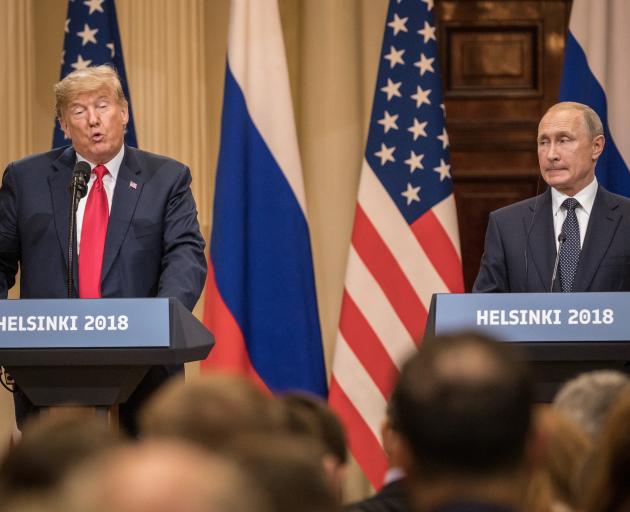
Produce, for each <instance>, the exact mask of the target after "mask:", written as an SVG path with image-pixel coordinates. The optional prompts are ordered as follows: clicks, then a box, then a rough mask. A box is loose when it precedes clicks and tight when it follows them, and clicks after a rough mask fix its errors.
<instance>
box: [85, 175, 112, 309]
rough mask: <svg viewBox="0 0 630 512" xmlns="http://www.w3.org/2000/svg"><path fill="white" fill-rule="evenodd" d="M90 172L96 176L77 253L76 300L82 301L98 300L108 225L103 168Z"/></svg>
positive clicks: (107, 206) (89, 195)
mask: <svg viewBox="0 0 630 512" xmlns="http://www.w3.org/2000/svg"><path fill="white" fill-rule="evenodd" d="M92 172H94V173H95V174H96V180H95V181H94V183H93V184H92V188H91V189H90V193H89V194H88V198H87V203H86V205H85V213H84V214H83V225H82V228H81V247H80V251H79V297H81V298H82V299H98V298H100V297H101V273H102V270H103V249H104V248H105V235H106V234H107V222H108V221H109V204H108V202H107V192H105V187H104V186H103V176H105V174H107V172H108V171H107V167H105V166H104V165H97V166H96V167H95V168H94V170H93V171H92Z"/></svg>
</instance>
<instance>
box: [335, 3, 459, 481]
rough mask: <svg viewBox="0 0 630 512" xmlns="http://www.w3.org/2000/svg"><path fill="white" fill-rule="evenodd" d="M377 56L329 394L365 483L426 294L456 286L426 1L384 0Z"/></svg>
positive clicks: (449, 191) (421, 321)
mask: <svg viewBox="0 0 630 512" xmlns="http://www.w3.org/2000/svg"><path fill="white" fill-rule="evenodd" d="M380 59H381V60H380V64H379V71H378V77H377V83H376V91H375V94H374V102H373V105H372V117H371V120H370V128H369V133H368V140H367V145H366V150H365V158H364V160H363V167H362V170H361V181H360V185H359V197H358V201H357V206H356V212H355V219H354V229H353V233H352V244H351V247H350V254H349V258H348V268H347V272H346V282H345V289H344V295H343V303H342V310H341V318H340V322H339V330H338V333H337V340H336V345H335V354H334V359H333V370H332V381H331V385H330V398H329V400H330V404H331V407H332V408H333V409H334V410H335V411H336V412H337V413H338V414H339V415H340V417H341V418H342V421H343V422H344V424H345V426H346V429H347V431H348V435H349V440H350V449H351V451H352V454H353V455H354V457H355V458H356V460H357V462H358V463H359V465H360V466H361V467H362V469H363V471H364V472H365V474H366V475H367V477H368V479H369V480H370V482H371V483H372V485H374V486H375V487H378V486H380V485H381V483H382V479H383V475H384V472H385V470H386V468H387V461H386V458H385V455H384V453H383V450H382V445H381V440H380V433H379V429H380V423H381V421H382V420H383V418H384V413H385V406H386V402H387V400H388V398H389V395H390V392H391V389H392V387H393V383H394V381H395V378H396V377H397V375H398V371H399V367H400V364H401V363H402V362H403V361H404V359H405V358H406V357H407V356H408V355H409V354H410V353H412V352H413V351H414V350H415V349H416V347H417V345H418V343H419V342H420V340H421V338H422V335H423V333H424V327H425V322H426V319H427V311H428V309H429V304H430V300H431V296H432V294H433V293H436V292H462V291H463V290H464V285H463V275H462V267H461V254H460V248H459V233H458V229H457V217H456V211H455V201H454V198H453V182H452V176H451V168H450V164H449V157H448V145H449V140H448V135H447V133H446V128H445V113H444V104H443V100H442V91H441V83H440V68H439V65H438V47H437V41H436V28H435V24H434V21H433V0H422V1H420V0H402V1H401V0H391V1H390V4H389V10H388V13H387V20H386V25H385V35H384V39H383V48H382V50H381V56H380Z"/></svg>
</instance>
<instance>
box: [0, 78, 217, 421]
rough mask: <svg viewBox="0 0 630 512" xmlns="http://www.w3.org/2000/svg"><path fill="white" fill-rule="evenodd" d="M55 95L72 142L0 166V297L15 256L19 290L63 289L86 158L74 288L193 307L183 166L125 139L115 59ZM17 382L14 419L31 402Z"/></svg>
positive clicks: (192, 216)
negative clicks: (73, 203) (0, 170)
mask: <svg viewBox="0 0 630 512" xmlns="http://www.w3.org/2000/svg"><path fill="white" fill-rule="evenodd" d="M55 94H56V112H57V117H58V119H59V122H60V124H61V127H62V129H63V130H64V133H65V134H66V136H67V137H68V138H69V139H70V140H71V142H72V145H71V146H69V147H65V148H58V149H53V150H52V151H49V152H47V153H43V154H38V155H34V156H30V157H27V158H25V159H23V160H20V161H17V162H13V163H11V164H9V166H8V167H7V169H6V171H5V173H4V176H3V180H2V188H0V297H3V298H6V296H7V292H8V290H9V289H10V288H11V287H12V286H13V284H14V283H15V275H16V272H17V270H18V265H19V267H20V271H21V275H20V295H21V297H22V298H63V297H66V296H67V291H66V285H65V282H66V280H65V276H66V265H67V264H66V246H67V230H68V211H69V205H70V196H69V193H68V186H69V184H70V181H71V177H72V174H73V168H74V166H75V164H76V163H77V161H86V162H87V163H88V164H89V166H90V168H91V169H92V175H91V177H90V180H89V184H88V193H87V195H86V197H84V198H83V199H81V201H80V203H79V207H78V210H77V223H76V226H77V230H76V231H77V237H76V238H77V243H76V252H77V253H78V265H77V267H75V268H73V269H72V270H73V274H74V275H75V283H77V282H78V286H76V287H75V296H78V297H81V298H98V297H103V298H112V297H176V298H178V299H179V300H180V301H181V302H182V303H183V304H184V306H186V307H187V308H188V309H190V310H192V308H193V307H194V306H195V303H196V302H197V300H198V298H199V296H200V294H201V291H202V288H203V285H204V280H205V275H206V269H207V265H206V260H205V256H204V245H205V244H204V240H203V237H202V236H201V234H200V231H199V224H198V222H197V209H196V205H195V201H194V198H193V196H192V192H191V190H190V182H191V175H190V170H189V169H188V168H187V167H186V166H185V165H183V164H181V163H179V162H176V161H175V160H171V159H170V158H166V157H163V156H159V155H155V154H151V153H148V152H146V151H140V150H138V149H134V148H131V147H128V146H126V145H125V144H124V142H123V137H124V131H125V125H126V124H127V121H128V109H127V101H126V99H125V97H124V94H123V91H122V87H121V85H120V80H119V79H118V76H117V74H116V72H115V71H114V70H113V68H111V67H109V66H98V67H93V68H87V69H83V70H77V71H75V72H73V73H71V74H69V75H68V76H67V77H65V78H64V79H63V80H62V81H61V82H59V83H58V84H57V85H56V86H55ZM75 262H76V260H75ZM178 370H181V367H176V368H165V367H154V368H152V369H151V370H150V371H149V373H148V375H147V376H146V377H145V379H144V380H143V381H142V382H141V383H140V385H139V387H138V389H137V390H136V392H135V393H134V394H133V395H132V396H131V397H130V399H129V401H128V402H127V404H125V405H124V406H122V407H121V410H120V415H121V421H122V422H123V424H124V425H125V426H126V427H128V428H129V429H130V430H131V431H132V432H133V431H134V430H135V423H134V418H133V416H134V413H135V410H136V408H137V406H138V404H139V403H140V402H141V401H143V400H144V398H145V396H147V395H148V394H149V393H150V392H151V391H152V390H153V389H155V388H156V387H157V386H159V385H160V384H161V383H162V382H163V381H164V380H165V379H166V378H167V377H168V376H169V375H170V374H171V373H173V372H175V371H178ZM17 384H18V390H17V392H16V394H15V405H16V416H17V419H18V422H20V421H21V420H23V419H24V417H25V416H26V415H27V414H28V413H29V412H31V409H32V405H31V404H30V402H29V401H28V399H27V398H26V397H25V396H24V395H23V394H22V393H21V391H20V390H19V382H18V383H17Z"/></svg>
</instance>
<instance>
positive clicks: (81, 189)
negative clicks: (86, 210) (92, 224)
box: [70, 162, 92, 211]
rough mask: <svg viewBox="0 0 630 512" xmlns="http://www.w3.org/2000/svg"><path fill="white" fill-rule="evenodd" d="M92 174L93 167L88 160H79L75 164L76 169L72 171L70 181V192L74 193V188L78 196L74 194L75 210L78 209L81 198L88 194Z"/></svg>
mask: <svg viewBox="0 0 630 512" xmlns="http://www.w3.org/2000/svg"><path fill="white" fill-rule="evenodd" d="M90 174H92V169H91V168H90V164H88V163H87V162H77V164H76V165H75V166H74V171H73V173H72V181H71V182H70V193H71V194H72V193H73V191H74V190H76V191H77V193H76V197H75V196H74V194H73V199H75V200H76V203H77V204H75V205H74V210H75V211H76V209H77V205H78V203H79V200H80V199H82V198H83V197H85V195H86V194H87V186H88V183H89V181H90Z"/></svg>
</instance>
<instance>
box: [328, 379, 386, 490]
mask: <svg viewBox="0 0 630 512" xmlns="http://www.w3.org/2000/svg"><path fill="white" fill-rule="evenodd" d="M329 403H330V405H331V407H332V408H333V409H334V410H335V411H336V412H337V414H338V415H339V416H340V418H341V420H342V422H343V424H344V425H345V426H346V428H348V429H349V430H351V431H352V435H351V436H350V437H349V439H350V452H351V453H352V455H353V456H354V458H355V459H356V460H357V462H358V464H359V466H361V468H363V470H364V471H365V474H366V476H367V478H368V480H369V481H370V483H371V484H372V485H373V486H374V487H375V488H379V487H380V486H381V485H382V484H383V477H384V476H385V471H387V458H386V457H385V453H384V452H383V448H382V446H381V443H380V442H379V440H378V439H377V438H376V437H374V434H373V433H372V431H371V430H370V428H369V427H368V426H367V425H366V423H365V421H363V418H362V417H361V414H360V413H359V411H357V409H356V408H355V407H354V405H353V404H352V402H351V401H350V400H349V399H348V397H347V395H346V394H345V393H344V391H343V389H342V388H341V386H340V385H339V383H338V382H337V380H336V379H335V377H334V376H333V377H332V380H331V382H330V397H329Z"/></svg>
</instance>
